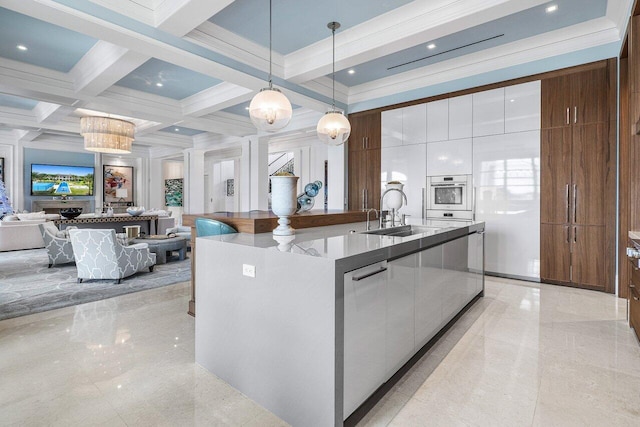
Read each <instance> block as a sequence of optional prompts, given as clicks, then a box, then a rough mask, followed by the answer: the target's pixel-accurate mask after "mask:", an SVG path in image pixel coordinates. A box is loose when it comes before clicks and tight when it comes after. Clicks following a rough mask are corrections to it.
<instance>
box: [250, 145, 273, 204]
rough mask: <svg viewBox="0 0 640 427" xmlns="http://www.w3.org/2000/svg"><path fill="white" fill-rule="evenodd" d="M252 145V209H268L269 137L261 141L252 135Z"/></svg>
mask: <svg viewBox="0 0 640 427" xmlns="http://www.w3.org/2000/svg"><path fill="white" fill-rule="evenodd" d="M249 141H250V147H251V210H254V209H258V210H261V211H266V210H267V209H268V207H269V199H268V197H269V150H268V148H269V147H268V143H267V138H264V141H260V138H258V137H257V136H250V137H249Z"/></svg>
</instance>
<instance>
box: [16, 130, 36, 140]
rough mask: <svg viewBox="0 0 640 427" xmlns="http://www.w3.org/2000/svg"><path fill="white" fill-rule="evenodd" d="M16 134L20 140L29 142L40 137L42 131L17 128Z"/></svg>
mask: <svg viewBox="0 0 640 427" xmlns="http://www.w3.org/2000/svg"><path fill="white" fill-rule="evenodd" d="M15 134H16V136H17V139H18V141H20V142H28V141H33V140H34V139H36V138H38V137H39V136H40V135H42V132H39V131H35V130H22V129H16V131H15Z"/></svg>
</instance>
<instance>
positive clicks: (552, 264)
mask: <svg viewBox="0 0 640 427" xmlns="http://www.w3.org/2000/svg"><path fill="white" fill-rule="evenodd" d="M570 270H571V230H570V227H569V225H566V224H540V273H541V278H542V280H544V281H547V282H551V283H569V282H571V271H570Z"/></svg>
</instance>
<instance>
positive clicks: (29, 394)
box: [0, 277, 640, 427]
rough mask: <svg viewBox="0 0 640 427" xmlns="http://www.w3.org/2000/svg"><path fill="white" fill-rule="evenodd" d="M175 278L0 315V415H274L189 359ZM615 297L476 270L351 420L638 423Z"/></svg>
mask: <svg viewBox="0 0 640 427" xmlns="http://www.w3.org/2000/svg"><path fill="white" fill-rule="evenodd" d="M189 292H190V289H189V285H188V284H187V283H183V284H176V285H172V286H167V287H163V288H158V289H153V290H149V291H144V292H138V293H135V294H128V295H123V296H119V297H116V298H113V299H109V300H104V301H97V302H94V303H88V304H83V305H80V306H75V307H66V308H63V309H60V310H54V311H50V312H44V313H38V314H35V315H31V316H24V317H20V318H14V319H9V320H5V321H0V379H1V381H0V414H1V417H0V425H1V426H4V425H16V426H23V425H29V426H31V425H34V426H39V425H64V426H87V425H96V426H100V425H104V426H266V427H270V426H273V427H276V426H286V425H287V424H286V423H285V422H283V421H282V420H280V419H279V418H278V417H277V416H275V415H274V414H272V413H270V412H269V411H267V410H266V409H264V408H262V407H261V406H260V405H258V404H256V403H255V402H253V401H251V400H250V399H249V398H247V397H246V396H244V395H243V394H242V393H240V392H238V391H237V390H235V389H233V388H232V387H231V386H229V385H228V384H226V383H225V382H224V381H222V380H220V379H219V378H217V377H215V376H214V375H212V374H210V373H209V372H207V371H206V370H205V369H203V368H202V367H200V366H198V365H196V364H195V362H194V348H195V342H194V328H195V322H194V319H193V318H192V317H190V316H188V315H187V314H186V308H187V302H188V299H189ZM638 396H640V346H639V345H638V341H637V340H636V338H635V336H634V335H633V333H632V331H631V330H630V329H629V327H628V325H627V321H626V302H625V301H624V300H621V299H619V298H616V297H614V296H612V295H606V294H602V293H599V292H593V291H584V290H580V289H574V288H565V287H560V286H552V285H544V284H537V283H530V282H519V281H514V280H509V279H502V278H493V277H487V278H486V281H485V297H484V298H481V299H480V300H478V301H477V302H476V303H475V304H474V305H473V306H471V307H470V308H469V310H468V311H467V312H466V313H465V314H464V315H463V316H462V317H460V319H458V321H457V322H456V323H455V324H454V325H453V326H452V327H451V328H450V329H449V330H448V331H446V332H445V333H444V334H443V335H442V337H441V338H440V339H439V340H438V341H437V342H435V343H434V344H433V345H432V347H431V348H430V349H429V350H428V351H427V353H426V354H425V356H424V357H422V359H421V360H419V361H418V362H417V363H416V364H415V365H414V366H413V367H412V368H411V369H410V370H409V372H408V373H407V374H406V375H405V376H404V377H403V378H401V379H400V381H399V382H398V383H397V384H396V385H395V386H394V387H393V388H392V390H391V391H390V392H389V393H387V395H386V396H385V397H384V398H383V399H382V400H381V401H380V402H378V404H377V405H376V406H375V407H374V408H373V409H372V410H371V411H370V412H369V413H368V414H367V415H366V416H365V417H364V419H363V420H361V421H360V423H359V425H362V426H387V425H391V426H447V427H448V426H503V425H504V426H507V425H508V426H563V427H564V426H572V425H576V426H578V425H579V426H585V425H587V426H588V425H594V426H599V425H616V426H626V425H629V426H632V425H633V426H635V425H640V406H638V403H637V402H638Z"/></svg>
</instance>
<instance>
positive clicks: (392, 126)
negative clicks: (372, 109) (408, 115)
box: [382, 108, 403, 148]
mask: <svg viewBox="0 0 640 427" xmlns="http://www.w3.org/2000/svg"><path fill="white" fill-rule="evenodd" d="M402 110H403V109H402V108H396V109H395V110H387V111H383V112H382V148H385V147H396V146H398V145H402Z"/></svg>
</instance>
